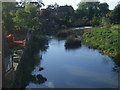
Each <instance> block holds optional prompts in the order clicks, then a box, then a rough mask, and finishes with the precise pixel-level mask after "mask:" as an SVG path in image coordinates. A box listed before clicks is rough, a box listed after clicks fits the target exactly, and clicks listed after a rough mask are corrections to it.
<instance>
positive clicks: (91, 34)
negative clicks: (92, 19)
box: [83, 27, 120, 66]
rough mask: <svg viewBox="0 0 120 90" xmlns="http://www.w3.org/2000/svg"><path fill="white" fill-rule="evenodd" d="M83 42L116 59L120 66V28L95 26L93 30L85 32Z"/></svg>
mask: <svg viewBox="0 0 120 90" xmlns="http://www.w3.org/2000/svg"><path fill="white" fill-rule="evenodd" d="M83 38H84V39H83V42H84V43H85V44H87V45H88V46H89V47H91V48H95V49H99V50H100V52H101V53H103V54H107V55H108V56H110V57H112V58H114V59H115V60H116V64H117V65H118V66H119V65H120V61H119V60H118V59H119V58H118V56H119V55H120V52H119V51H118V50H119V49H118V44H119V43H118V30H116V29H113V28H99V27H98V28H93V29H92V30H90V31H88V32H86V33H84V34H83Z"/></svg>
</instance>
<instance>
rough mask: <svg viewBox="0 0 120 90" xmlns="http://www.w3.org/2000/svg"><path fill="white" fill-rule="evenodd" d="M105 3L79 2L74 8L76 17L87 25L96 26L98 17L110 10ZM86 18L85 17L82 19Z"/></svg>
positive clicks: (98, 20)
mask: <svg viewBox="0 0 120 90" xmlns="http://www.w3.org/2000/svg"><path fill="white" fill-rule="evenodd" d="M108 7H109V5H108V4H107V3H100V2H99V1H96V2H80V3H79V4H78V8H77V10H76V17H77V18H81V19H82V20H84V21H85V23H86V22H87V24H88V25H93V26H97V25H99V24H100V21H101V20H100V17H102V16H105V15H106V14H107V13H108V12H109V11H110V10H109V8H108ZM84 18H86V19H84Z"/></svg>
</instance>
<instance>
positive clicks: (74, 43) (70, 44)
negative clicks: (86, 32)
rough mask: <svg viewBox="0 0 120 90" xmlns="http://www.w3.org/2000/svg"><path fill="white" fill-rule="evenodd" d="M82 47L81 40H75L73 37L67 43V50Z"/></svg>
mask: <svg viewBox="0 0 120 90" xmlns="http://www.w3.org/2000/svg"><path fill="white" fill-rule="evenodd" d="M80 46H81V39H79V38H74V37H73V36H70V37H68V38H67V40H66V42H65V47H66V48H75V47H80Z"/></svg>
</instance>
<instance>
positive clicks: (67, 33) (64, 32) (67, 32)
mask: <svg viewBox="0 0 120 90" xmlns="http://www.w3.org/2000/svg"><path fill="white" fill-rule="evenodd" d="M72 34H73V33H72V32H71V31H70V30H61V31H59V32H58V33H57V36H58V37H60V38H66V37H68V36H70V35H72Z"/></svg>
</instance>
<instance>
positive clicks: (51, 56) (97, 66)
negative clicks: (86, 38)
mask: <svg viewBox="0 0 120 90" xmlns="http://www.w3.org/2000/svg"><path fill="white" fill-rule="evenodd" d="M64 44H65V40H61V41H58V40H55V39H53V40H51V41H50V42H49V48H48V50H47V53H45V54H43V58H42V61H41V63H40V64H39V65H37V66H36V67H35V69H34V70H33V71H32V76H35V77H36V78H37V79H38V78H44V79H43V81H44V82H42V83H40V84H39V83H34V82H29V84H28V86H27V87H30V88H117V87H118V80H117V78H118V73H117V72H113V71H112V68H113V67H114V62H113V61H112V59H110V58H109V57H108V56H106V55H102V54H100V53H99V51H98V50H95V49H89V48H88V47H87V46H85V45H82V46H81V47H80V48H77V49H66V48H65V47H64ZM41 66H43V67H44V68H42V69H41ZM37 75H43V76H37ZM44 76H45V77H47V78H46V79H45V77H44Z"/></svg>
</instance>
